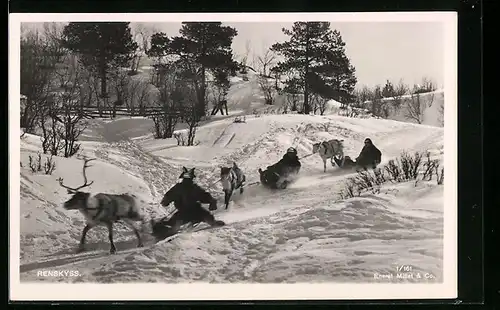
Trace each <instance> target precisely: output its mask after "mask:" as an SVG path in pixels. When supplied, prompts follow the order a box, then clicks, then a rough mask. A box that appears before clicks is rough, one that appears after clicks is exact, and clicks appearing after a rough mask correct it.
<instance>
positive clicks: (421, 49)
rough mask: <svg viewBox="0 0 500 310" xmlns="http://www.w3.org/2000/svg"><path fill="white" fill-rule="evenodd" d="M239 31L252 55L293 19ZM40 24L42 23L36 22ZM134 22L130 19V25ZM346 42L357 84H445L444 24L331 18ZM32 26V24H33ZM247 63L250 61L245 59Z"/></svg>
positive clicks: (166, 28)
mask: <svg viewBox="0 0 500 310" xmlns="http://www.w3.org/2000/svg"><path fill="white" fill-rule="evenodd" d="M142 24H143V25H144V26H147V27H148V28H151V29H155V30H158V31H162V32H165V33H166V34H167V35H168V36H176V35H178V34H179V29H180V27H181V23H173V22H167V23H142ZM223 24H224V25H227V26H231V27H233V28H235V29H236V30H237V31H238V35H237V36H236V37H235V38H234V40H233V51H234V54H235V55H236V58H237V59H238V58H239V57H240V56H241V55H243V54H245V53H246V50H247V46H248V47H249V48H250V57H249V58H250V61H251V59H252V55H262V53H263V52H264V51H265V50H266V49H267V48H268V47H270V46H271V45H272V44H273V43H275V42H283V41H286V40H287V39H288V37H287V36H286V35H285V34H283V32H282V28H288V29H291V26H292V23H281V22H280V23H277V22H241V23H229V22H227V23H226V22H224V23H223ZM38 25H40V23H38ZM137 25H138V24H137V23H133V22H132V23H131V27H132V29H134V28H135V27H136V26H137ZM330 25H331V28H332V29H336V30H338V31H339V32H340V35H341V36H342V39H343V40H344V42H345V43H346V47H345V49H346V54H347V57H349V58H350V59H351V64H352V65H354V67H355V69H356V77H357V79H358V84H357V88H359V87H362V86H363V85H366V86H368V87H373V86H375V85H382V86H383V85H384V84H385V82H386V80H389V81H391V82H393V83H397V82H398V81H399V80H400V79H403V81H404V82H405V83H407V84H410V85H413V84H416V83H419V82H420V81H421V80H422V78H424V77H427V78H430V79H432V80H433V81H434V82H435V83H436V84H437V87H438V88H442V87H443V84H444V74H445V72H444V56H445V55H444V39H445V38H444V24H443V23H439V22H331V23H330ZM35 27H36V26H35ZM249 64H250V65H251V63H249Z"/></svg>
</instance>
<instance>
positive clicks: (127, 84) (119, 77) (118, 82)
mask: <svg viewBox="0 0 500 310" xmlns="http://www.w3.org/2000/svg"><path fill="white" fill-rule="evenodd" d="M109 77H110V80H111V85H110V86H111V89H112V90H114V95H115V96H116V99H115V100H111V101H109V102H108V103H109V104H110V105H111V108H112V115H111V117H112V118H115V117H116V109H117V107H119V106H130V105H131V101H132V94H133V93H132V92H131V91H130V88H131V87H132V86H133V83H132V79H131V77H130V76H129V74H128V72H126V71H125V70H122V69H120V68H117V69H116V70H112V71H110V72H109Z"/></svg>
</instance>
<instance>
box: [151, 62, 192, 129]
mask: <svg viewBox="0 0 500 310" xmlns="http://www.w3.org/2000/svg"><path fill="white" fill-rule="evenodd" d="M178 73H179V72H178V71H177V68H176V67H175V66H173V65H158V66H157V69H156V72H155V75H156V77H155V78H154V82H155V86H156V88H157V89H158V94H157V99H156V100H155V104H154V106H155V107H157V108H159V111H160V112H159V113H157V114H154V115H152V116H151V118H152V120H153V122H154V128H155V137H156V138H159V139H166V138H171V137H172V134H173V133H174V130H175V126H176V125H177V122H178V120H179V116H178V115H176V114H177V113H180V112H181V103H182V100H183V95H182V94H181V93H179V90H178V84H179V80H178V79H179V76H178ZM141 99H142V100H145V99H146V90H143V93H142V96H141Z"/></svg>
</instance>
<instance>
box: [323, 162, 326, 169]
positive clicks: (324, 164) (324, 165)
mask: <svg viewBox="0 0 500 310" xmlns="http://www.w3.org/2000/svg"><path fill="white" fill-rule="evenodd" d="M323 172H326V159H323Z"/></svg>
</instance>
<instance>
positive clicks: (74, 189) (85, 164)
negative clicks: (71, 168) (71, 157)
mask: <svg viewBox="0 0 500 310" xmlns="http://www.w3.org/2000/svg"><path fill="white" fill-rule="evenodd" d="M92 160H95V158H91V159H88V158H84V160H83V171H82V173H83V180H84V183H83V185H81V186H79V187H77V188H72V187H69V186H67V185H64V184H63V178H59V179H57V180H58V181H59V185H61V186H62V187H64V188H66V189H67V190H68V192H77V191H79V190H80V189H82V188H84V187H88V186H90V185H92V184H93V183H94V181H91V182H90V183H87V182H88V180H87V174H86V173H85V170H86V169H87V168H88V167H90V166H89V165H88V163H89V162H90V161H92Z"/></svg>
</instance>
